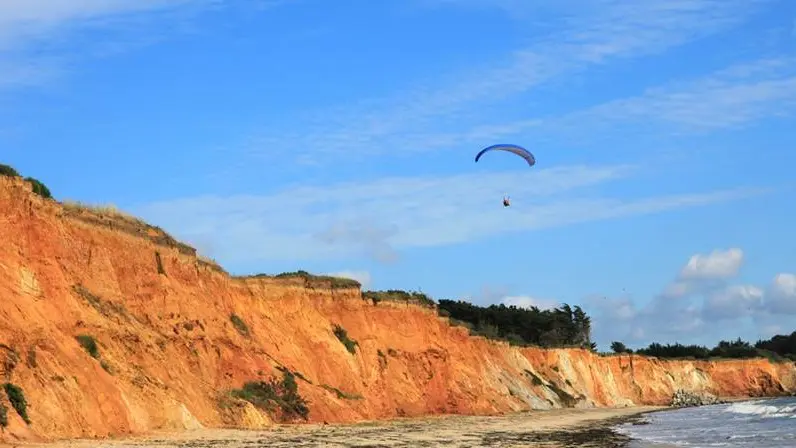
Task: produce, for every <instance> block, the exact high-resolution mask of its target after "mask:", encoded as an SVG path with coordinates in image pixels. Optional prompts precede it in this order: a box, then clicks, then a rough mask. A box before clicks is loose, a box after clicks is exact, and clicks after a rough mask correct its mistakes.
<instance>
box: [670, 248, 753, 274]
mask: <svg viewBox="0 0 796 448" xmlns="http://www.w3.org/2000/svg"><path fill="white" fill-rule="evenodd" d="M742 263H743V251H742V250H741V249H738V248H731V249H727V250H714V251H713V252H711V253H709V254H695V255H693V256H691V258H689V260H688V263H686V265H685V266H684V267H683V269H681V270H680V278H682V279H685V280H713V279H726V278H730V277H735V276H736V275H738V271H739V270H740V268H741V264H742Z"/></svg>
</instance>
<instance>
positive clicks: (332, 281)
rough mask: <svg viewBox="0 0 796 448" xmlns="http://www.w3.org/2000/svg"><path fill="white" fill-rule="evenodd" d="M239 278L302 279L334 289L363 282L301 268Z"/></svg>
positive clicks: (308, 283)
mask: <svg viewBox="0 0 796 448" xmlns="http://www.w3.org/2000/svg"><path fill="white" fill-rule="evenodd" d="M239 278H273V279H302V280H303V281H304V284H305V285H306V286H308V287H324V286H329V287H331V288H332V289H352V288H361V287H362V284H361V283H359V282H358V281H356V280H354V279H351V278H345V277H334V276H331V275H316V274H311V273H309V272H307V271H301V270H299V271H293V272H283V273H281V274H276V275H271V274H255V275H245V276H242V277H239Z"/></svg>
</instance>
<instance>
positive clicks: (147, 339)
mask: <svg viewBox="0 0 796 448" xmlns="http://www.w3.org/2000/svg"><path fill="white" fill-rule="evenodd" d="M339 329H344V330H345V333H346V334H347V336H346V337H347V338H350V340H347V341H344V340H343V339H345V338H342V337H341V336H339V334H340V332H339ZM285 370H287V371H290V372H293V374H294V376H295V379H296V384H297V391H298V394H299V395H300V396H301V397H303V398H304V399H306V400H307V402H308V408H309V413H308V415H307V418H308V420H309V421H310V422H323V421H327V422H330V423H332V422H353V421H359V420H363V419H385V418H393V417H396V416H419V415H424V414H438V413H460V414H496V413H502V412H510V411H520V410H527V409H548V408H554V407H566V406H569V407H592V406H626V405H633V404H650V405H668V404H669V403H670V402H671V397H672V394H673V393H674V392H675V391H676V390H677V389H685V390H692V391H705V392H710V393H712V394H714V395H718V396H749V395H757V396H761V395H772V394H782V393H786V392H788V391H793V390H796V369H795V368H794V366H793V364H792V363H790V364H785V363H783V364H772V363H770V362H768V361H767V360H764V359H753V360H736V361H720V362H708V361H667V360H659V359H655V358H646V357H640V356H635V355H621V356H604V357H603V356H598V355H596V354H594V353H591V352H589V351H587V350H575V349H561V350H542V349H536V348H516V347H511V346H509V345H508V344H505V343H499V342H494V341H488V340H485V339H483V338H480V337H471V336H469V334H468V332H467V330H465V329H464V328H461V327H456V326H451V325H450V323H449V322H448V320H447V319H446V318H442V317H439V316H437V314H436V312H435V311H434V310H433V309H428V308H422V307H420V306H416V305H412V304H405V303H396V302H379V303H376V304H374V303H373V302H371V301H369V300H363V298H362V295H361V292H360V290H359V288H357V287H350V286H346V285H345V284H335V283H334V282H320V283H317V282H316V283H311V282H308V281H307V280H306V279H302V278H286V279H281V278H273V277H250V278H235V277H231V276H229V275H228V274H226V273H225V272H224V271H223V270H221V269H220V268H218V267H217V266H214V265H213V264H211V263H207V262H204V261H202V260H200V259H197V257H196V255H195V253H194V252H193V250H192V249H191V248H189V247H187V246H185V245H181V244H178V243H176V242H174V241H173V239H171V238H170V237H168V235H166V234H165V233H164V232H163V231H162V230H160V229H157V228H154V227H151V226H146V225H145V224H143V223H140V222H137V221H136V220H134V219H131V218H123V217H119V216H116V215H113V214H105V215H103V214H102V213H92V212H88V211H80V210H74V209H69V210H68V209H65V208H64V207H62V206H61V205H60V204H58V203H55V202H53V201H47V200H43V199H42V198H40V197H38V196H35V195H33V194H31V192H30V186H29V185H27V184H24V183H22V182H20V181H18V180H9V179H7V178H0V374H2V376H3V382H4V383H6V382H7V383H10V384H13V385H15V386H17V387H18V388H19V390H18V392H21V393H22V394H23V395H24V400H25V403H26V407H21V409H22V411H17V409H16V408H15V407H14V405H15V404H16V405H17V407H20V405H21V403H22V402H21V401H20V400H19V397H18V396H15V397H16V398H15V399H14V400H13V402H12V401H11V400H9V398H8V397H9V394H8V393H4V391H3V390H2V389H0V405H2V407H3V408H4V409H6V410H7V419H8V424H7V426H6V427H5V428H4V429H3V430H2V431H0V442H13V441H16V440H22V439H24V440H48V439H59V438H72V437H105V436H109V435H129V434H135V433H141V432H143V431H149V430H153V429H181V428H198V427H221V426H237V427H243V428H263V427H267V426H269V425H271V424H273V421H274V420H275V419H276V418H277V417H278V415H275V414H273V413H272V412H269V411H267V410H262V409H259V408H257V407H255V406H253V405H252V404H250V403H249V402H248V401H244V400H241V399H240V398H238V396H236V395H234V394H230V391H231V390H232V389H238V388H241V387H242V386H243V385H244V383H246V382H250V381H264V382H267V381H269V380H270V379H271V378H277V379H279V378H281V377H282V375H283V371H285ZM14 390H17V389H14ZM1 410H2V409H0V411H1ZM23 414H24V415H25V416H26V417H23V416H22V415H23ZM0 420H2V419H0ZM26 420H27V421H26Z"/></svg>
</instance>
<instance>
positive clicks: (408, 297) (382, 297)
mask: <svg viewBox="0 0 796 448" xmlns="http://www.w3.org/2000/svg"><path fill="white" fill-rule="evenodd" d="M362 298H363V299H365V300H370V301H371V302H373V304H374V305H375V304H377V303H379V302H405V303H411V304H414V305H420V306H423V307H426V308H435V307H436V306H437V303H436V302H435V301H434V299H432V298H431V297H429V296H428V295H426V294H425V293H422V292H417V291H402V290H400V289H388V290H386V291H362Z"/></svg>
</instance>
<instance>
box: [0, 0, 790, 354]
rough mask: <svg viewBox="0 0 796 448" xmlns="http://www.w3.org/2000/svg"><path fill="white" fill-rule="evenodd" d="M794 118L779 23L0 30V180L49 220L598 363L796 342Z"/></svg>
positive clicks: (274, 5)
mask: <svg viewBox="0 0 796 448" xmlns="http://www.w3.org/2000/svg"><path fill="white" fill-rule="evenodd" d="M794 111H796V3H794V2H792V1H790V0H667V1H663V0H660V1H654V0H649V1H645V2H638V1H630V0H627V1H620V0H578V1H575V0H548V1H540V2H528V1H519V0H518V1H514V0H400V1H399V0H384V1H379V2H376V1H365V0H360V1H345V2H343V1H340V2H327V1H320V0H294V1H291V0H283V1H277V0H275V1H254V0H251V1H237V2H233V1H224V0H215V1H210V0H181V1H178V0H151V1H133V0H104V1H101V0H68V1H67V0H59V1H52V0H10V1H9V0H6V1H4V2H3V3H2V5H0V145H2V148H3V149H2V157H1V158H2V161H3V162H4V163H9V164H11V165H13V166H15V167H16V168H17V169H18V170H20V171H21V172H23V174H25V175H32V176H34V177H37V178H39V179H41V180H43V181H44V182H45V183H46V184H47V185H48V186H49V187H50V189H51V190H52V191H53V193H54V195H55V196H56V197H57V198H58V199H62V200H63V199H71V200H80V201H84V202H90V203H99V204H107V203H113V204H115V205H117V206H118V207H120V208H122V209H124V210H127V211H129V212H132V213H134V214H136V215H139V216H142V217H144V218H145V219H147V220H148V221H150V222H152V223H154V224H156V225H160V226H162V227H164V228H165V229H167V230H168V231H170V232H171V233H172V234H174V235H175V236H177V237H179V238H180V239H183V240H185V241H187V242H190V243H191V244H193V245H195V246H196V247H197V248H198V249H199V250H200V251H201V252H202V253H203V254H205V255H207V256H211V257H213V258H215V259H217V260H218V261H219V262H220V263H222V264H223V265H224V266H225V267H226V268H227V269H228V270H229V271H231V272H232V273H236V274H247V273H256V272H270V273H276V272H282V271H289V270H295V269H305V270H309V271H312V272H318V273H341V272H342V273H347V274H346V275H351V276H355V277H357V278H358V279H361V280H363V281H364V282H365V283H366V287H368V288H373V289H383V288H401V289H415V290H417V289H421V290H422V291H424V292H426V293H429V294H430V295H432V296H434V297H436V298H463V299H465V300H469V301H471V302H474V303H478V304H488V303H498V302H501V301H504V302H506V303H516V304H526V305H527V304H530V303H535V304H538V305H541V306H549V305H550V304H556V303H560V302H568V303H572V304H581V305H582V306H583V307H584V308H585V309H586V311H587V312H589V313H590V314H591V315H593V317H594V321H595V323H594V326H595V329H594V337H595V339H596V340H597V342H598V343H599V344H600V346H601V348H603V349H607V344H608V343H610V341H611V340H616V339H620V340H623V341H625V342H626V343H628V345H630V346H634V347H637V346H640V345H646V344H648V343H649V342H650V341H652V340H663V341H666V342H674V341H680V342H683V343H707V344H712V343H714V342H715V341H716V340H718V339H720V338H735V337H738V336H740V337H743V338H745V339H752V340H754V339H757V338H759V337H769V336H770V335H771V334H773V333H776V332H786V331H787V332H790V331H792V330H794V328H792V327H793V322H794V321H796V320H794V317H795V316H796V277H794V274H795V273H796V240H794V238H793V230H792V229H793V226H794V224H795V223H794V217H795V215H794V210H796V207H794V206H793V204H794V202H793V197H794V196H793V195H794V192H796V190H795V189H794V187H795V186H796V182H794V181H795V180H796V178H794V177H793V164H794V162H796V152H794V150H795V149H796V125H794V123H796V120H794ZM500 142H511V143H518V144H521V145H524V146H526V147H527V148H528V149H530V150H531V151H532V152H533V153H534V154H535V156H536V158H537V165H536V166H534V167H533V168H529V167H528V166H527V165H525V164H524V162H523V161H522V159H520V158H518V157H515V156H512V155H511V154H507V153H491V154H488V156H487V157H484V158H483V159H482V160H481V161H480V162H479V163H477V164H476V163H474V162H473V157H474V155H475V153H476V152H477V151H478V150H479V149H481V148H482V147H484V146H487V145H490V144H493V143H500ZM504 193H508V194H509V195H510V196H511V197H512V201H513V205H512V207H511V208H508V209H504V208H503V207H502V205H501V199H502V197H503V194H504ZM689 263H690V264H689ZM717 316H719V317H721V319H719V318H718V317H717Z"/></svg>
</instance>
